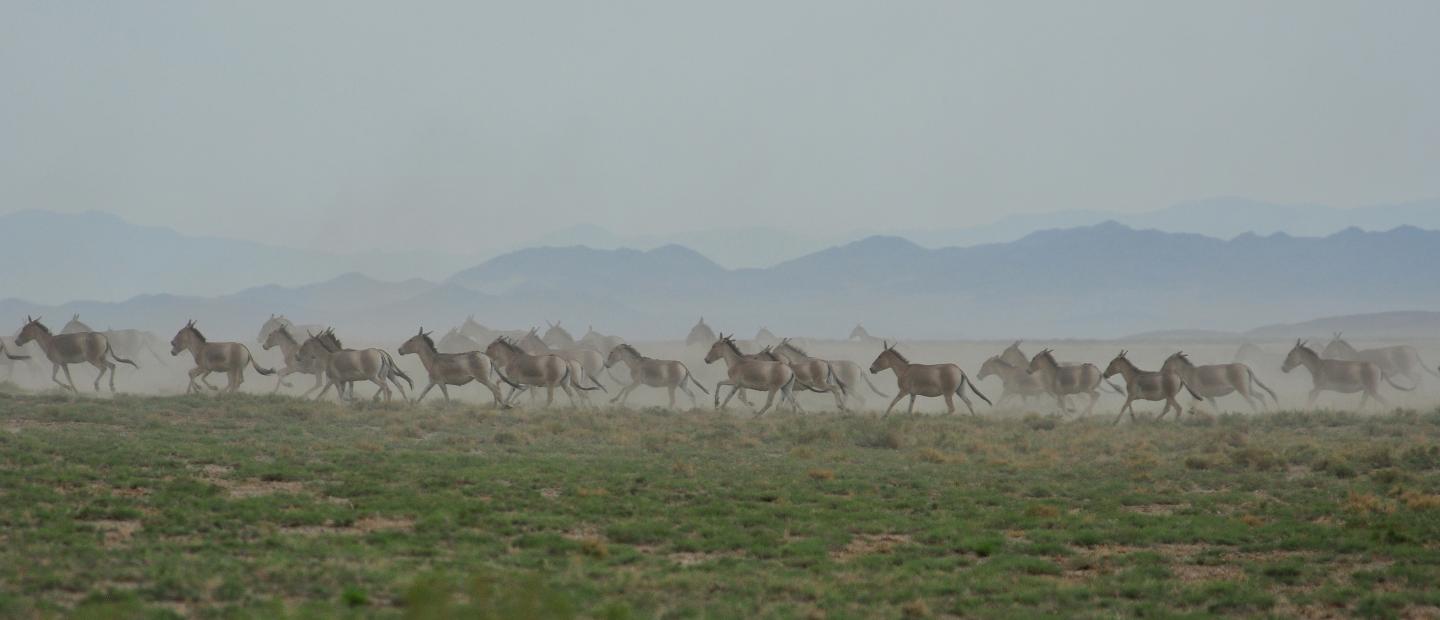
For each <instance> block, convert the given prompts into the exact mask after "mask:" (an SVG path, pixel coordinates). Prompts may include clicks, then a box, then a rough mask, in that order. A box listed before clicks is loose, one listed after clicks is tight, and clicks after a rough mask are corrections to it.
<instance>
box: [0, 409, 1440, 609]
mask: <svg viewBox="0 0 1440 620" xmlns="http://www.w3.org/2000/svg"><path fill="white" fill-rule="evenodd" d="M1108 422H1109V419H1108V417H1107V418H1104V419H1101V418H1099V417H1097V418H1093V419H1084V420H1074V419H1058V418H1053V417H1037V416H1034V415H1022V414H1015V415H1013V416H1004V415H992V416H986V417H980V418H970V417H960V416H955V417H943V416H933V415H931V416H916V417H906V416H892V417H891V418H889V419H880V418H878V417H877V416H875V415H873V414H860V415H851V414H845V415H841V414H833V413H832V414H814V413H812V414H810V415H805V416H800V415H796V414H793V413H790V412H788V411H782V412H780V413H779V414H777V415H771V416H766V417H763V418H758V419H753V418H751V417H750V416H749V413H748V412H743V413H742V412H734V413H729V414H722V413H716V412H713V411H709V410H697V411H687V412H670V411H665V410H660V409H641V410H601V411H598V412H597V411H576V410H568V409H557V410H553V411H543V410H535V411H507V412H497V411H491V410H488V409H481V408H476V407H472V406H453V407H448V408H445V407H440V406H438V405H434V406H425V407H419V408H408V407H404V406H393V407H392V406H383V407H382V406H372V405H359V406H342V405H337V404H328V403H320V404H316V403H308V402H304V403H302V402H299V401H296V400H294V399H290V398H282V397H254V396H237V397H233V398H212V397H208V396H197V397H168V398H150V397H126V396H121V397H119V398H115V399H96V398H82V399H79V400H74V399H69V398H66V397H64V396H61V395H56V394H40V395H34V394H29V395H23V394H0V525H3V529H0V615H4V616H18V617H32V616H41V617H44V616H51V615H54V616H67V615H75V616H86V617H113V616H130V617H151V616H154V617H164V616H167V615H175V614H179V615H186V616H191V615H193V616H201V617H278V616H293V617H331V616H342V617H348V616H360V617H368V616H382V617H399V616H408V617H421V618H427V617H449V616H457V615H464V616H468V617H482V618H484V617H571V616H581V617H604V618H624V617H680V618H684V617H757V616H758V617H829V618H845V617H853V618H869V617H932V616H933V617H945V616H962V617H973V616H1005V617H1008V616H1017V615H1020V616H1044V615H1052V616H1071V617H1073V616H1106V617H1113V616H1116V615H1141V614H1143V615H1152V616H1170V615H1209V614H1216V613H1224V614H1238V615H1257V616H1267V615H1268V616H1292V615H1305V616H1322V617H1323V616H1334V615H1366V616H1382V617H1383V616H1425V615H1435V614H1436V613H1437V612H1440V589H1437V588H1436V587H1435V585H1436V584H1437V583H1440V545H1437V543H1440V441H1437V439H1440V412H1437V411H1428V412H1413V411H1401V412H1395V413H1390V414H1383V415H1372V416H1361V415H1355V414H1351V413H1343V412H1320V413H1314V414H1300V413H1277V414H1270V415H1262V416H1222V417H1219V418H1210V419H1194V420H1187V421H1186V422H1183V423H1180V424H1175V423H1169V422H1161V423H1157V422H1151V421H1141V422H1139V423H1135V424H1129V423H1124V424H1121V425H1120V426H1119V427H1111V426H1109V424H1108Z"/></svg>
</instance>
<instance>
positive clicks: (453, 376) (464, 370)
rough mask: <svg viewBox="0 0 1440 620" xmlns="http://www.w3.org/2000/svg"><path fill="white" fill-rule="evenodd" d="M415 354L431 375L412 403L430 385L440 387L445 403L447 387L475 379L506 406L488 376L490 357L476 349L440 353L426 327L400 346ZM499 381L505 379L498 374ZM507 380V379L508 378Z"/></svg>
mask: <svg viewBox="0 0 1440 620" xmlns="http://www.w3.org/2000/svg"><path fill="white" fill-rule="evenodd" d="M412 353H413V354H415V356H417V357H419V358H420V363H421V364H424V365H425V374H426V375H427V376H428V377H429V378H430V384H429V385H426V386H425V389H424V390H423V391H421V392H420V395H419V396H417V397H415V402H417V403H418V402H420V401H421V400H423V399H424V398H425V395H426V394H429V393H430V388H433V387H435V386H437V385H438V386H440V393H441V394H443V395H444V396H445V402H447V403H448V402H450V390H449V389H448V388H447V387H446V386H451V385H465V384H467V383H470V382H471V381H475V382H477V383H479V384H481V385H483V386H485V387H486V388H489V390H490V394H491V396H494V397H495V406H496V407H500V408H504V407H505V406H506V405H505V403H504V401H502V400H501V398H500V386H498V385H496V384H495V382H494V381H493V380H492V379H491V378H490V375H491V374H492V373H494V372H495V368H494V363H493V362H492V361H491V360H490V357H489V356H487V355H485V354H484V353H481V352H479V351H470V352H466V353H441V352H440V351H439V349H437V348H436V347H435V341H434V340H431V339H430V334H429V333H428V332H426V331H425V328H423V327H422V328H420V331H419V333H417V334H415V335H414V336H411V337H410V339H409V340H406V341H405V343H404V344H402V345H400V354H401V355H410V354H412ZM501 380H505V378H504V377H503V376H501ZM507 383H508V381H507ZM510 387H512V388H516V389H518V388H519V387H520V386H519V385H516V384H513V383H512V384H510Z"/></svg>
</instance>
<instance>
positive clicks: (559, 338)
mask: <svg viewBox="0 0 1440 620" xmlns="http://www.w3.org/2000/svg"><path fill="white" fill-rule="evenodd" d="M560 323H561V321H555V322H554V323H547V324H548V325H549V326H550V328H549V329H546V330H545V336H544V337H543V338H541V340H543V341H544V342H545V344H547V345H549V346H552V347H557V348H566V347H573V346H575V337H574V336H571V335H570V332H568V331H565V328H564V327H561V326H560Z"/></svg>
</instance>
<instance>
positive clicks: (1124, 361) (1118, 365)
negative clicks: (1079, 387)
mask: <svg viewBox="0 0 1440 620" xmlns="http://www.w3.org/2000/svg"><path fill="white" fill-rule="evenodd" d="M1128 353H1129V351H1121V352H1120V354H1119V355H1116V356H1115V359H1113V360H1110V364H1109V365H1107V366H1105V372H1104V374H1103V375H1102V376H1104V377H1106V378H1107V379H1108V378H1110V377H1113V376H1115V375H1117V374H1120V373H1123V372H1125V371H1127V370H1128V369H1130V368H1134V367H1135V365H1134V364H1131V363H1130V360H1129V358H1126V357H1125V355H1126V354H1128Z"/></svg>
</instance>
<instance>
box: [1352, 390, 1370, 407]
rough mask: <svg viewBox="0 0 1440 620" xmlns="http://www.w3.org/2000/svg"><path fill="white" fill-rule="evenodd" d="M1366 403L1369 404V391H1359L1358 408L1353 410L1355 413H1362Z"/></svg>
mask: <svg viewBox="0 0 1440 620" xmlns="http://www.w3.org/2000/svg"><path fill="white" fill-rule="evenodd" d="M1368 402H1370V390H1361V391H1360V406H1359V407H1357V408H1356V409H1355V410H1356V411H1364V410H1365V404H1366V403H1368Z"/></svg>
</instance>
